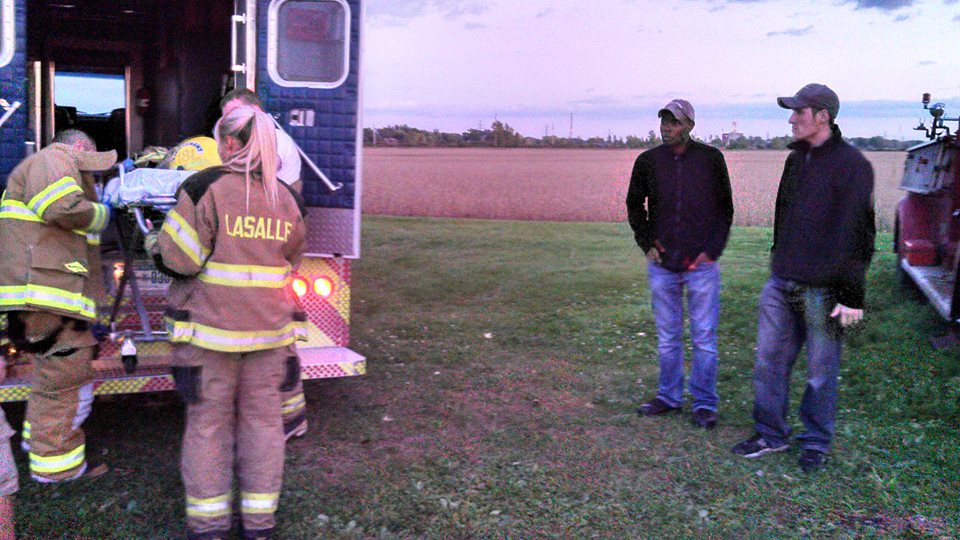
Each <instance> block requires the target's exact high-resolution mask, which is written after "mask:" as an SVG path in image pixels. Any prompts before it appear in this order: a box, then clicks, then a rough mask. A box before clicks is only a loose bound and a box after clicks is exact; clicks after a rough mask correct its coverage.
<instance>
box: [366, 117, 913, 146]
mask: <svg viewBox="0 0 960 540" xmlns="http://www.w3.org/2000/svg"><path fill="white" fill-rule="evenodd" d="M791 141H793V138H792V137H789V136H781V137H773V138H767V139H765V138H762V137H747V136H740V137H738V138H736V139H733V140H728V141H726V142H725V141H724V140H723V139H722V138H720V137H711V138H710V140H704V141H703V142H706V143H707V144H710V145H712V146H716V147H717V148H725V149H728V150H784V149H786V148H787V145H788V144H790V142H791ZM847 141H849V142H850V144H852V145H854V146H856V147H857V148H860V149H861V150H871V151H878V150H891V151H900V150H905V149H907V148H909V147H911V146H913V145H915V144H919V143H920V142H922V141H899V140H895V139H886V138H884V137H880V136H875V137H852V138H847ZM660 143H661V140H660V136H659V135H658V134H657V132H655V131H654V130H650V131H649V132H647V136H646V137H638V136H636V135H627V136H626V137H620V136H617V135H608V136H607V137H606V138H604V137H590V138H588V139H583V138H580V137H558V136H556V135H546V136H544V137H541V138H536V137H525V136H523V135H521V134H520V133H519V132H517V130H515V129H514V128H512V127H510V124H506V123H504V122H501V121H499V120H495V121H494V122H493V123H492V124H491V125H490V127H489V128H487V129H468V130H467V131H464V132H463V133H447V132H442V131H439V130H436V129H435V130H433V131H427V130H423V129H419V128H415V127H410V126H408V125H406V124H404V125H396V126H387V127H382V128H377V129H376V130H374V129H372V128H364V130H363V144H364V146H403V147H489V148H636V149H643V148H652V147H654V146H657V145H658V144H660Z"/></svg>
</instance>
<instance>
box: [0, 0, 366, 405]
mask: <svg viewBox="0 0 960 540" xmlns="http://www.w3.org/2000/svg"><path fill="white" fill-rule="evenodd" d="M362 23H363V13H362V5H361V0H0V107H2V109H0V184H4V185H5V182H6V177H7V175H9V173H10V171H11V170H13V168H14V167H15V166H16V165H17V164H18V163H19V162H20V161H21V160H22V159H23V158H24V157H25V156H27V155H29V154H30V153H31V152H34V151H36V150H37V149H39V148H43V147H44V146H46V145H47V144H49V143H50V142H51V141H52V139H53V137H54V134H55V133H56V132H58V131H60V130H62V129H67V128H74V129H80V130H83V131H84V132H86V133H88V134H89V135H91V136H92V137H93V138H94V139H95V140H96V142H97V146H98V149H99V150H109V149H115V150H117V153H118V155H119V156H120V159H121V160H123V159H124V158H125V157H131V158H134V157H138V156H140V157H142V156H144V155H149V154H150V153H151V152H155V151H158V150H157V149H169V148H176V149H177V150H178V152H177V154H178V155H177V156H176V159H179V160H180V161H179V162H174V163H173V167H171V168H172V169H174V170H175V169H177V168H180V167H177V163H186V162H188V161H196V158H197V154H202V153H204V152H207V153H208V154H209V153H214V152H215V151H216V148H215V147H210V146H209V144H207V143H206V142H202V143H201V142H196V141H209V140H208V139H206V138H205V137H209V136H210V132H211V128H212V126H213V124H214V122H215V121H216V119H217V117H218V116H219V101H220V98H221V96H222V95H223V94H224V93H225V92H226V91H228V90H230V89H233V88H237V87H245V88H248V89H250V90H253V91H255V92H256V93H257V94H258V95H259V96H260V98H261V99H262V100H263V103H264V106H265V109H266V110H267V112H269V113H270V114H271V115H272V116H273V117H274V118H275V119H276V122H277V125H278V128H279V129H283V130H284V131H286V132H287V133H288V134H289V135H290V136H291V137H292V138H293V140H294V142H295V143H296V144H297V146H298V147H299V149H300V155H301V158H302V162H303V166H302V169H301V180H302V182H303V197H304V200H305V202H306V204H307V207H308V209H307V210H308V211H307V216H306V223H307V230H308V243H307V256H306V257H305V259H304V261H303V263H302V265H301V266H300V268H299V269H298V270H297V274H296V275H295V276H294V278H293V280H292V281H291V283H290V287H291V288H292V289H293V290H294V292H295V293H296V295H297V297H298V298H299V301H300V303H301V304H302V306H303V308H304V310H305V311H306V312H307V316H308V321H309V331H308V336H309V339H308V340H307V341H305V342H299V343H298V352H299V355H300V359H301V364H302V367H303V371H302V377H303V378H304V379H318V378H327V377H348V376H357V375H362V374H364V372H365V369H366V367H365V366H366V364H365V359H364V357H363V356H361V355H360V354H358V353H357V352H355V351H352V350H351V349H350V348H349V338H350V284H351V262H352V261H353V260H355V259H357V258H358V257H359V256H360V185H361V170H360V169H361V149H362V130H361V128H360V125H361V124H360V111H361V102H360V94H361V77H360V73H361V70H360V48H361V47H360V44H361V30H362ZM85 84H86V85H87V86H84V85H85ZM58 86H59V87H60V88H58ZM68 88H70V89H72V91H71V92H68V91H67V89H68ZM76 88H80V89H81V90H80V91H79V92H78V91H77V90H76ZM84 88H86V90H83V89H84ZM111 92H113V93H115V94H116V95H114V96H109V95H107V94H110V93H111ZM91 93H93V94H96V97H98V98H100V97H102V98H103V101H107V102H109V100H108V99H107V98H111V99H113V100H114V105H115V106H111V107H112V108H110V109H109V110H90V109H91V108H92V107H91V106H90V105H87V104H84V103H87V102H89V99H88V98H90V97H92V96H91ZM100 94H103V95H102V96H101V95H100ZM81 101H83V103H80V102H81ZM183 141H188V142H187V143H186V145H183V144H180V143H182V142H183ZM191 141H194V142H193V143H191ZM178 145H180V146H178ZM184 148H186V149H188V151H187V152H183V150H184ZM184 156H188V157H189V159H187V158H185V157H184ZM187 168H189V167H187ZM171 172H172V171H171ZM153 174H154V173H153V172H152V169H150V168H147V167H141V168H133V169H131V168H130V167H127V168H124V167H118V168H117V169H116V170H114V171H111V172H110V173H108V175H109V176H111V177H113V176H116V177H121V176H122V178H120V182H121V184H122V185H123V186H125V188H126V189H127V190H128V191H130V190H133V191H136V190H137V189H139V190H140V191H141V195H142V198H141V199H142V200H126V201H123V202H122V204H120V205H119V206H118V208H117V209H116V210H117V211H115V212H114V216H113V223H112V224H111V226H110V228H109V229H108V232H109V234H104V236H103V238H102V239H101V251H102V254H103V259H104V266H105V270H106V272H105V276H106V277H105V285H106V287H107V290H108V292H109V293H110V296H111V299H110V302H109V303H107V304H106V305H101V306H98V319H99V320H98V324H97V325H96V332H98V333H99V334H100V337H102V338H103V339H102V341H101V348H100V354H99V357H98V358H97V359H96V360H95V361H94V367H95V370H96V381H95V383H94V393H95V394H97V395H105V394H127V393H137V392H150V391H160V390H172V389H173V388H174V385H173V380H172V378H171V376H170V374H169V369H168V364H169V354H170V350H171V349H170V344H169V342H168V339H167V334H166V330H165V328H164V323H163V311H164V307H165V302H166V298H165V297H166V291H167V287H168V284H169V278H167V277H166V276H165V275H163V274H162V273H160V272H159V271H157V270H156V269H155V268H154V266H153V264H152V262H151V260H150V258H149V257H148V256H147V255H146V253H145V252H144V251H143V248H142V238H143V234H144V230H145V227H144V224H145V223H146V224H149V223H150V219H151V218H153V219H154V220H157V219H160V220H162V217H163V216H162V214H163V212H164V210H165V209H169V203H170V201H169V195H170V194H169V193H166V194H164V193H157V194H152V193H150V190H151V186H152V185H154V184H152V183H151V181H150V180H151V178H152V177H151V176H150V175H153ZM157 174H159V173H157ZM183 174H189V171H187V172H185V173H183ZM108 175H105V176H108ZM144 178H147V181H144V180H143V179H144ZM111 179H112V178H106V177H105V178H103V181H104V183H105V184H106V183H107V181H108V180H111ZM153 195H156V197H153ZM164 203H166V206H165V204H164ZM0 249H2V247H0ZM4 326H5V320H0V330H2V329H3V328H4ZM2 351H3V358H2V360H3V361H5V362H6V363H7V366H8V370H7V378H6V380H5V381H4V382H3V383H2V384H0V401H20V400H25V399H26V398H27V397H28V395H29V392H30V371H31V366H30V362H29V355H24V354H20V353H19V351H16V349H15V347H13V346H12V345H11V344H9V343H6V344H5V345H4V346H3V347H2Z"/></svg>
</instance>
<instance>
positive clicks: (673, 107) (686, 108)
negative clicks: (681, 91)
mask: <svg viewBox="0 0 960 540" xmlns="http://www.w3.org/2000/svg"><path fill="white" fill-rule="evenodd" d="M664 112H668V113H670V114H672V115H673V117H674V118H676V119H677V120H681V121H682V120H687V121H689V122H690V123H691V124H694V123H696V122H695V121H694V112H693V105H691V104H690V102H689V101H687V100H685V99H675V100H673V101H671V102H670V103H667V104H666V105H664V106H663V108H662V109H660V110H659V111H657V118H661V117H663V113H664Z"/></svg>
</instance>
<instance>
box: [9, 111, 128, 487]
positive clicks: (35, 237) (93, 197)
mask: <svg viewBox="0 0 960 540" xmlns="http://www.w3.org/2000/svg"><path fill="white" fill-rule="evenodd" d="M116 160H117V155H116V152H114V151H112V150H111V151H110V152H97V151H96V145H95V144H94V142H93V140H92V139H91V138H90V137H89V136H87V135H86V134H84V133H83V132H81V131H77V130H65V131H62V132H60V133H59V134H58V135H57V137H56V138H55V139H54V143H53V144H51V145H50V146H48V147H46V148H44V149H43V150H41V151H39V152H38V153H36V154H34V155H32V156H30V157H28V158H27V159H25V160H24V161H23V162H21V163H20V164H19V165H18V166H17V167H16V168H15V169H14V170H13V172H11V173H10V177H9V178H8V181H7V188H6V191H4V193H3V198H2V202H0V246H3V249H2V252H0V311H5V312H7V316H8V320H7V324H8V328H7V334H8V339H9V340H10V341H11V342H13V344H14V345H15V346H16V347H17V349H19V350H21V351H24V352H28V353H32V354H33V381H32V385H33V388H32V391H31V393H30V398H29V401H28V403H27V415H26V419H25V421H24V424H23V446H24V448H25V449H28V451H29V456H30V476H31V477H32V478H33V479H34V480H37V481H39V482H44V483H52V482H60V481H65V480H73V479H75V478H79V477H80V476H83V475H84V474H85V473H86V474H88V475H91V476H94V475H99V474H102V473H103V472H106V470H107V469H106V466H105V465H101V466H98V467H91V468H89V470H88V465H87V460H86V456H85V438H84V433H83V430H82V429H81V428H80V425H81V424H82V423H83V421H84V420H85V419H86V418H87V415H89V413H90V408H91V406H92V404H93V384H92V381H93V375H94V373H93V366H92V365H91V361H92V360H93V359H94V356H95V348H96V345H97V340H96V338H94V336H93V334H92V333H91V331H90V326H91V323H92V322H93V321H95V320H96V310H97V303H98V302H99V301H102V300H104V298H105V292H104V287H103V277H102V270H101V267H100V240H99V235H100V233H101V231H103V229H104V228H106V226H107V223H108V222H109V218H110V208H109V206H107V205H104V204H100V203H99V202H97V194H96V191H95V190H94V178H93V175H92V174H90V171H102V170H106V169H109V168H110V167H112V166H113V165H114V163H115V162H116Z"/></svg>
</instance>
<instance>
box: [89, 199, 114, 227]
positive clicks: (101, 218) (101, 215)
mask: <svg viewBox="0 0 960 540" xmlns="http://www.w3.org/2000/svg"><path fill="white" fill-rule="evenodd" d="M90 204H92V205H93V218H92V219H91V220H90V224H89V225H87V228H86V229H85V230H84V232H85V233H99V232H101V231H103V230H104V229H106V228H107V223H108V219H109V217H110V214H109V212H108V211H107V205H105V204H101V203H90Z"/></svg>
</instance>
